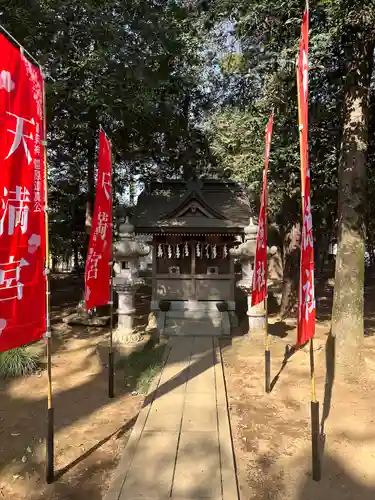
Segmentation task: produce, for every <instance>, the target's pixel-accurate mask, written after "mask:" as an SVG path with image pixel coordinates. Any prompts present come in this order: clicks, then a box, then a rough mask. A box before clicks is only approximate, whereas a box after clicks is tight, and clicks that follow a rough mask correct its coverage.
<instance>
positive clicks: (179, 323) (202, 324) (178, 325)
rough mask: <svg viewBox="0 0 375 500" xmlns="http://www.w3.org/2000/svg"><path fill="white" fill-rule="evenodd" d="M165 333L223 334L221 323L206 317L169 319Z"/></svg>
mask: <svg viewBox="0 0 375 500" xmlns="http://www.w3.org/2000/svg"><path fill="white" fill-rule="evenodd" d="M164 334H165V335H167V336H174V335H183V336H186V335H193V336H194V335H203V336H205V335H207V336H215V337H216V336H220V335H222V327H221V323H219V322H217V323H216V322H215V323H213V322H212V321H210V320H208V319H205V320H194V319H171V318H169V319H167V322H166V325H165V330H164Z"/></svg>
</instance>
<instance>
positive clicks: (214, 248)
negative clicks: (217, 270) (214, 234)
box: [212, 245, 217, 259]
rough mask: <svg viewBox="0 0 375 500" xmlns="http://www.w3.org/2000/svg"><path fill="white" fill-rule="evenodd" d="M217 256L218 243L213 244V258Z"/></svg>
mask: <svg viewBox="0 0 375 500" xmlns="http://www.w3.org/2000/svg"><path fill="white" fill-rule="evenodd" d="M216 257H217V248H216V245H213V246H212V258H213V259H216Z"/></svg>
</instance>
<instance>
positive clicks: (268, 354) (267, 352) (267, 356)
mask: <svg viewBox="0 0 375 500" xmlns="http://www.w3.org/2000/svg"><path fill="white" fill-rule="evenodd" d="M271 117H272V125H273V117H274V109H273V108H272V113H271ZM269 120H270V119H269ZM268 124H269V121H268ZM268 141H269V143H268ZM267 148H268V149H267ZM270 150H271V137H269V138H268V125H267V133H266V158H265V160H266V162H267V164H266V165H265V170H264V172H265V175H264V177H265V178H264V179H263V183H264V182H265V183H266V184H265V186H264V189H265V205H266V206H265V234H266V238H267V243H268V216H267V214H268V169H269V155H270ZM266 168H267V170H266ZM266 262H267V266H266V267H267V268H266V270H265V275H266V296H265V298H264V309H265V317H266V332H265V334H266V339H265V350H264V361H265V373H264V375H265V389H266V393H267V394H269V393H270V392H271V350H270V336H269V329H268V252H267V246H266Z"/></svg>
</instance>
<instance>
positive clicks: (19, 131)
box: [5, 111, 35, 165]
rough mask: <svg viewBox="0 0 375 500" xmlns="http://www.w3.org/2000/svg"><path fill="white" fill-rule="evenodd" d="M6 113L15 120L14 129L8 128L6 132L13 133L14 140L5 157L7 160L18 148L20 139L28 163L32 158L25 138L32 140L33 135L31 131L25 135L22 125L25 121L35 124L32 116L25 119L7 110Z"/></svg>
mask: <svg viewBox="0 0 375 500" xmlns="http://www.w3.org/2000/svg"><path fill="white" fill-rule="evenodd" d="M6 113H7V114H8V115H10V116H14V117H15V118H16V119H17V122H16V130H11V129H9V128H8V132H10V133H11V134H14V141H13V144H12V146H11V147H10V150H9V153H8V156H6V157H5V159H6V160H7V159H8V158H9V157H10V156H11V155H12V154H13V153H14V152H15V151H16V149H17V148H18V146H19V145H20V144H21V141H22V144H23V148H24V150H25V153H26V158H27V163H28V164H29V165H30V163H31V161H32V158H31V154H30V151H29V148H28V147H27V143H26V139H31V140H33V139H34V136H33V134H32V133H30V135H26V134H25V133H24V125H25V123H31V125H35V121H34V118H31V120H27V119H26V118H22V117H21V116H17V115H15V114H13V113H10V112H9V111H7V112H6Z"/></svg>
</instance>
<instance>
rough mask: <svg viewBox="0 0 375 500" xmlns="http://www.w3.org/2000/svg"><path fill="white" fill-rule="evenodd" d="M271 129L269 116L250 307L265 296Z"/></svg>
mask: <svg viewBox="0 0 375 500" xmlns="http://www.w3.org/2000/svg"><path fill="white" fill-rule="evenodd" d="M272 127H273V115H271V116H270V118H269V120H268V124H267V127H266V131H265V138H266V148H265V154H264V156H265V167H264V172H263V190H262V200H261V205H260V212H259V222H258V232H257V239H256V251H255V263H254V273H253V283H252V290H251V305H252V306H256V305H257V304H259V303H260V302H262V301H263V300H264V299H265V298H266V295H267V174H268V164H269V159H270V150H271V137H272Z"/></svg>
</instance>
